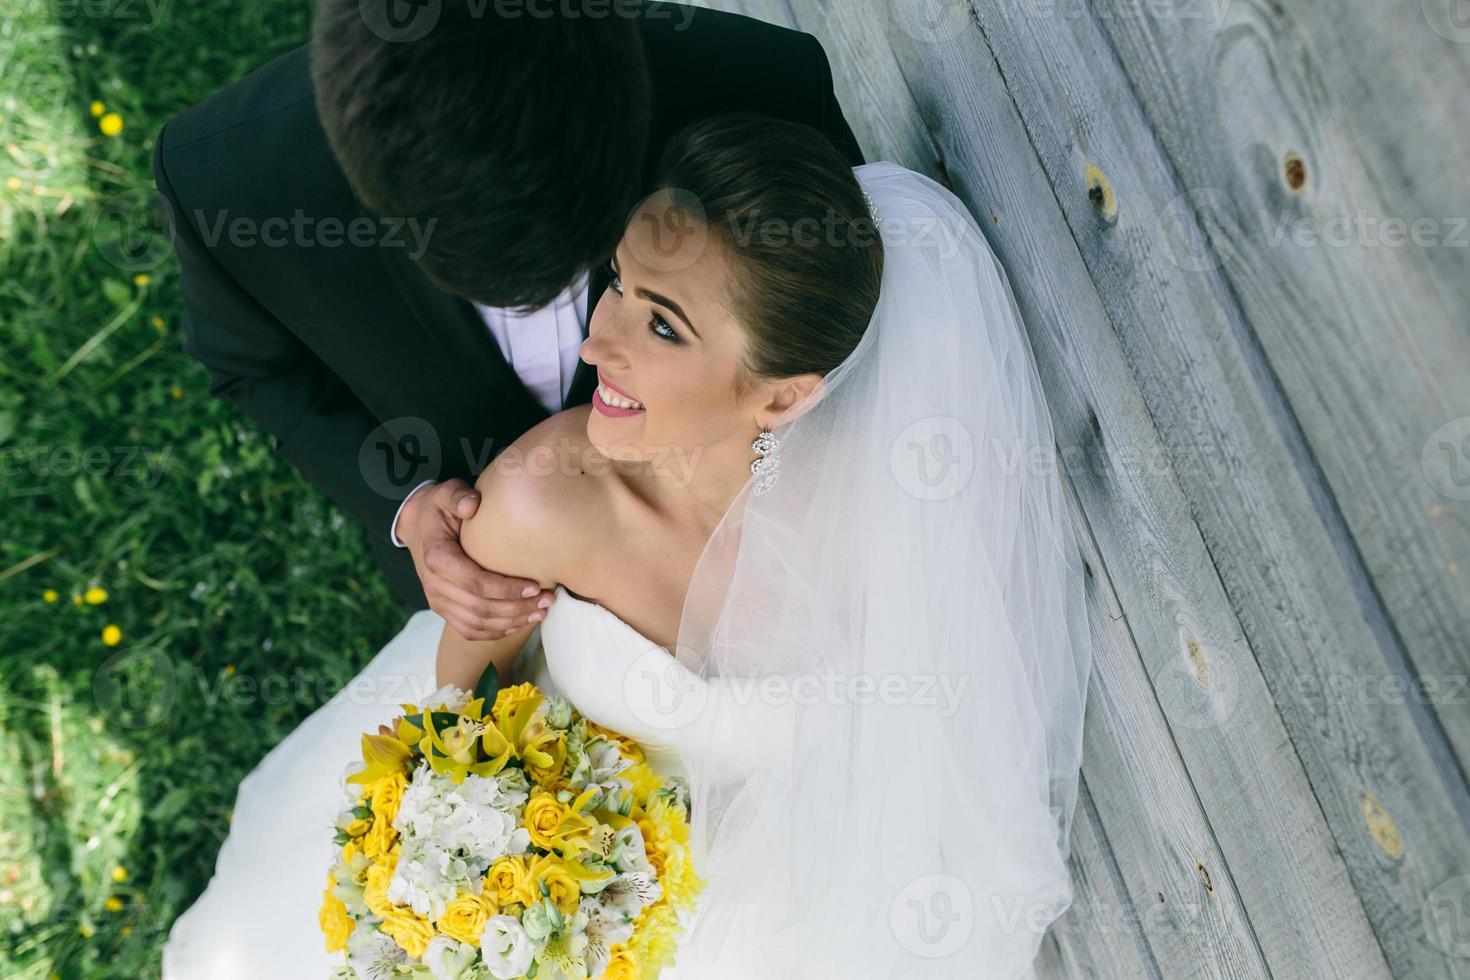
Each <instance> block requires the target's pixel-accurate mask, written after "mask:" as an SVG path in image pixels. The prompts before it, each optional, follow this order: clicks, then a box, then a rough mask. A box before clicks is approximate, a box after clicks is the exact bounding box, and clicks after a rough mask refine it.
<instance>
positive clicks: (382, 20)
mask: <svg viewBox="0 0 1470 980" xmlns="http://www.w3.org/2000/svg"><path fill="white" fill-rule="evenodd" d="M375 4H376V6H375ZM548 6H550V7H551V9H541V8H539V7H536V6H535V5H532V4H519V3H518V4H514V5H512V6H509V7H507V6H506V5H504V4H497V3H495V2H493V0H372V2H364V0H319V4H318V7H317V14H316V20H315V22H314V26H313V32H312V49H311V64H312V77H313V81H314V83H315V86H316V103H317V111H318V115H319V116H320V118H321V121H322V126H323V128H324V130H325V131H326V135H327V138H328V141H329V142H330V143H331V146H332V150H333V152H334V153H335V154H336V156H337V159H338V161H339V162H340V163H341V165H342V169H343V171H344V172H345V174H346V175H347V179H348V181H349V182H350V183H351V185H352V187H353V190H354V191H355V192H356V193H357V196H358V197H359V198H360V199H361V200H362V202H363V203H364V204H366V205H367V207H368V208H369V209H371V210H372V211H374V212H375V213H377V214H378V215H380V216H383V217H393V218H403V219H407V218H415V219H418V222H419V227H423V228H426V229H428V222H430V221H433V222H434V224H433V226H432V228H431V229H430V230H427V232H426V241H424V242H420V243H418V244H419V245H420V247H422V248H423V255H422V257H421V259H420V266H421V267H422V268H423V270H424V271H425V272H426V273H427V274H428V275H429V277H430V278H431V279H433V280H434V281H435V282H437V283H438V284H439V285H440V286H441V287H443V288H444V289H446V290H448V291H449V292H452V293H455V294H457V295H460V296H463V297H465V298H467V299H472V300H476V301H478V302H481V303H484V304H486V305H488V306H506V307H520V308H535V307H539V306H544V305H545V304H546V303H548V302H550V301H551V300H552V299H554V298H555V297H556V295H557V294H558V293H559V292H561V290H562V289H564V288H565V287H566V286H567V285H568V284H570V283H571V282H572V281H573V280H574V279H575V278H576V277H577V275H578V274H579V273H580V272H581V271H582V270H583V269H585V268H586V267H588V266H590V265H592V264H594V263H596V262H599V261H601V260H602V259H604V258H605V257H606V256H607V254H608V253H610V252H611V251H612V249H613V247H614V246H615V245H616V244H617V241H618V239H619V237H620V236H621V235H622V231H623V226H624V222H625V221H626V219H627V215H628V212H629V210H630V209H631V207H632V205H633V203H634V201H635V200H636V196H637V192H638V190H639V181H640V175H641V173H642V169H643V156H644V148H645V145H646V143H647V138H648V127H649V116H650V105H651V95H650V86H649V79H648V68H647V64H646V62H645V59H644V52H643V43H642V38H641V36H640V34H639V30H638V22H637V20H636V18H634V17H632V16H629V15H628V14H627V13H626V12H621V8H620V6H619V5H616V4H614V5H612V7H611V12H610V11H609V7H608V5H607V4H606V2H605V0H603V2H599V0H586V2H585V3H584V2H582V0H560V2H559V3H558V4H555V5H548ZM584 7H586V8H587V9H586V10H584V9H582V8H584ZM380 8H381V9H380ZM502 8H504V9H502ZM594 8H595V9H594Z"/></svg>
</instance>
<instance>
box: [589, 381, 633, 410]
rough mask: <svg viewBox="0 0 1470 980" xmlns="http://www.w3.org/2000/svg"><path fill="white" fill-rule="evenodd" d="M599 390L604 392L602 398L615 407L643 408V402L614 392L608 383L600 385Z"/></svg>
mask: <svg viewBox="0 0 1470 980" xmlns="http://www.w3.org/2000/svg"><path fill="white" fill-rule="evenodd" d="M597 390H598V391H599V392H600V393H601V394H602V400H603V401H605V402H607V403H608V404H609V405H611V406H613V407H614V408H642V407H643V404H642V403H641V402H635V401H629V400H628V399H626V398H620V397H618V396H617V395H615V394H613V393H612V392H611V391H610V390H609V389H608V387H607V386H606V385H598V386H597Z"/></svg>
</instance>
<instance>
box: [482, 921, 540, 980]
mask: <svg viewBox="0 0 1470 980" xmlns="http://www.w3.org/2000/svg"><path fill="white" fill-rule="evenodd" d="M480 953H481V954H482V955H483V956H484V957H485V965H486V966H487V967H489V968H490V974H491V975H492V976H494V977H495V978H496V980H515V978H516V977H521V976H525V974H526V971H527V970H529V969H530V968H531V958H532V957H533V956H534V955H535V953H536V947H535V946H534V945H533V944H532V942H531V937H530V936H528V935H526V930H525V929H523V928H521V923H520V920H518V919H517V918H516V917H515V916H513V915H496V916H491V918H490V920H489V921H488V922H486V923H485V931H484V932H483V933H481V935H480Z"/></svg>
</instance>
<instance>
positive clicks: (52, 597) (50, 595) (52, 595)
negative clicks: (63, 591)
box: [41, 589, 61, 602]
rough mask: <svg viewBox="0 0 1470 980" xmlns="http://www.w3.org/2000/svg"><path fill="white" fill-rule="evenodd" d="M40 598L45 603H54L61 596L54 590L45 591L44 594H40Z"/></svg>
mask: <svg viewBox="0 0 1470 980" xmlns="http://www.w3.org/2000/svg"><path fill="white" fill-rule="evenodd" d="M41 598H42V599H45V600H46V601H47V602H55V601H56V600H57V599H60V598H61V596H59V595H57V594H56V590H55V589H47V590H46V591H45V592H42V593H41Z"/></svg>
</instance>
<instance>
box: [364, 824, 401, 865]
mask: <svg viewBox="0 0 1470 980" xmlns="http://www.w3.org/2000/svg"><path fill="white" fill-rule="evenodd" d="M397 839H398V831H396V830H394V829H393V824H392V822H391V821H388V820H384V819H383V815H382V814H376V815H374V816H373V826H372V828H371V829H370V830H369V831H368V832H367V834H366V835H364V836H363V838H362V853H364V854H366V855H367V856H368V857H370V858H376V857H379V856H381V855H383V854H387V853H388V850H389V848H391V847H392V846H393V842H394V841H396V840H397Z"/></svg>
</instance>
